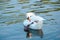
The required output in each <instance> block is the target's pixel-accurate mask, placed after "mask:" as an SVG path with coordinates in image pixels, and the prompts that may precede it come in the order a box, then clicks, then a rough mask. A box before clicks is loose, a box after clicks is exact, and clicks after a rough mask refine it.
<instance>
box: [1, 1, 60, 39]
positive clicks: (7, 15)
mask: <svg viewBox="0 0 60 40" xmlns="http://www.w3.org/2000/svg"><path fill="white" fill-rule="evenodd" d="M27 12H34V13H35V14H36V15H39V16H42V17H43V18H45V19H46V20H45V21H44V26H43V31H44V34H45V37H44V38H43V39H42V40H48V39H51V40H54V39H56V40H59V39H60V36H59V33H60V32H59V30H60V0H41V1H40V0H0V39H1V40H4V39H5V40H8V39H10V40H20V39H21V40H26V38H25V36H22V37H21V36H20V35H25V33H24V32H23V31H22V30H23V24H22V22H23V20H24V19H25V14H26V13H27ZM21 32H22V33H21ZM57 32H59V33H57ZM51 33H52V34H53V35H54V34H56V35H54V36H55V37H54V36H53V35H52V36H50V35H51ZM47 36H48V37H47ZM31 40H37V38H36V39H34V38H33V39H31ZM38 40H39V38H38Z"/></svg>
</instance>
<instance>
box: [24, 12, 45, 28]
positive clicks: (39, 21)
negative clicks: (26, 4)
mask: <svg viewBox="0 0 60 40" xmlns="http://www.w3.org/2000/svg"><path fill="white" fill-rule="evenodd" d="M26 17H27V18H28V17H29V18H30V20H31V21H29V20H27V19H26V20H24V22H23V24H24V25H25V26H27V25H28V24H31V23H32V22H33V24H31V25H30V28H31V29H41V28H42V25H43V20H45V19H44V18H42V17H40V16H36V15H35V14H34V13H32V12H30V13H27V14H26Z"/></svg>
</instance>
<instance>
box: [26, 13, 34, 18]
mask: <svg viewBox="0 0 60 40" xmlns="http://www.w3.org/2000/svg"><path fill="white" fill-rule="evenodd" d="M32 16H35V14H34V13H33V12H29V13H26V17H27V18H28V17H29V18H30V17H32Z"/></svg>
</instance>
